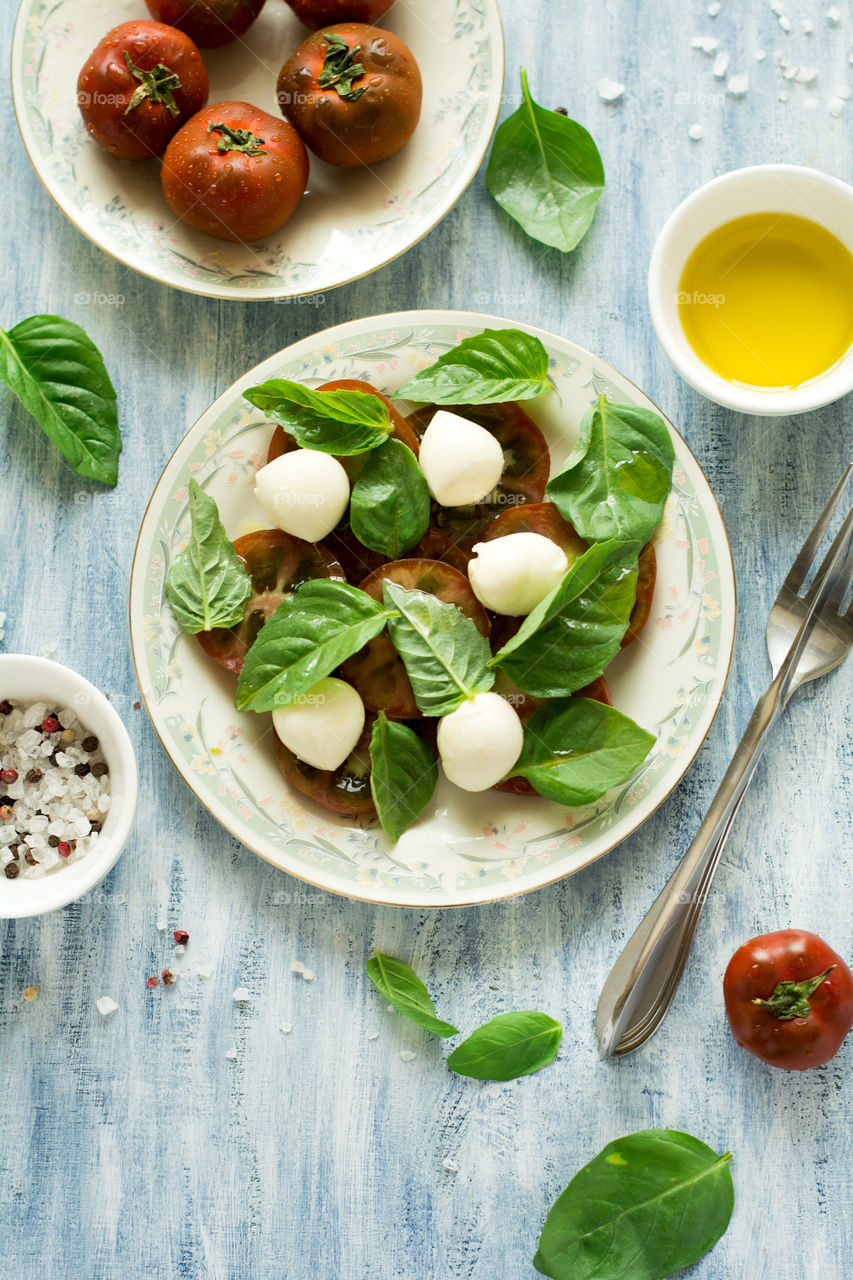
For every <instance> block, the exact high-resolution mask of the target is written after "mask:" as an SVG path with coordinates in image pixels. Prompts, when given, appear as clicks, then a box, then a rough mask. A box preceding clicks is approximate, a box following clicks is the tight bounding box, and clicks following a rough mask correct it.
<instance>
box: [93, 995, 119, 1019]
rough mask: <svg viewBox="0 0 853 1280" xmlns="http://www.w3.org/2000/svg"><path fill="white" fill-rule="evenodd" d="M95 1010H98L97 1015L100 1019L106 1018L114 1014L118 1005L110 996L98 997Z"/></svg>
mask: <svg viewBox="0 0 853 1280" xmlns="http://www.w3.org/2000/svg"><path fill="white" fill-rule="evenodd" d="M95 1008H96V1009H97V1010H98V1013H99V1014H100V1015H101V1017H102V1018H108V1017H109V1016H110V1014H111V1013H115V1011H116V1009H117V1008H118V1005H117V1004H116V1002H115V1000H113V998H112V996H100V997H99V998H98V999H97V1000H96V1001H95Z"/></svg>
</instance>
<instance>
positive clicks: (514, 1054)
mask: <svg viewBox="0 0 853 1280" xmlns="http://www.w3.org/2000/svg"><path fill="white" fill-rule="evenodd" d="M562 1034H563V1028H562V1027H561V1026H560V1024H559V1022H555V1020H554V1019H553V1018H549V1017H548V1015H547V1013H534V1012H523V1013H499V1014H498V1016H497V1017H496V1018H492V1019H490V1021H489V1022H484V1023H483V1025H482V1026H481V1027H478V1028H477V1030H476V1031H472V1033H471V1035H470V1036H469V1037H468V1039H467V1040H463V1041H462V1043H461V1044H460V1045H459V1046H458V1048H456V1049H454V1050H453V1052H452V1053H451V1055H450V1057H449V1058H448V1059H447V1065H448V1066H449V1067H450V1069H451V1071H455V1072H456V1074H457V1075H460V1076H469V1077H470V1078H471V1079H472V1080H515V1079H516V1078H517V1077H518V1076H529V1075H531V1074H532V1073H533V1072H534V1071H539V1070H541V1068H542V1067H547V1066H548V1064H549V1062H553V1061H554V1059H555V1058H556V1056H557V1050H558V1048H559V1047H560V1037H561V1036H562Z"/></svg>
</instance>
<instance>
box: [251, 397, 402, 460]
mask: <svg viewBox="0 0 853 1280" xmlns="http://www.w3.org/2000/svg"><path fill="white" fill-rule="evenodd" d="M243 394H244V398H245V399H246V400H248V401H249V404H253V405H254V406H255V408H256V409H260V410H261V412H262V413H265V414H266V415H267V417H268V418H271V419H272V421H273V422H277V423H279V424H280V425H281V426H282V427H284V429H285V431H286V432H287V433H288V434H289V435H291V436H293V438H294V440H295V441H296V442H297V444H300V445H302V447H303V448H304V449H318V450H319V451H320V452H321V453H335V454H338V455H340V456H341V457H349V456H352V455H353V454H356V453H366V452H367V450H368V449H375V448H376V447H377V445H380V444H384V442H385V441H386V440H387V439H388V437H389V436H390V435H391V432H392V431H393V426H392V424H391V415H390V413H389V412H388V406H387V404H385V402H384V401H383V400H380V398H379V396H372V395H369V394H368V393H367V392H366V391H312V390H311V388H310V387H304V386H303V385H302V383H301V382H291V381H289V379H287V378H271V379H270V380H269V381H268V382H262V383H261V384H260V385H259V386H257V387H250V388H249V390H248V391H245V392H244V393H243Z"/></svg>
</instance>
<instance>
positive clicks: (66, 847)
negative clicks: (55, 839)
mask: <svg viewBox="0 0 853 1280" xmlns="http://www.w3.org/2000/svg"><path fill="white" fill-rule="evenodd" d="M56 852H57V853H58V854H59V856H60V858H70V857H71V845H70V844H69V843H68V841H67V840H60V842H59V844H58V845H57V846H56Z"/></svg>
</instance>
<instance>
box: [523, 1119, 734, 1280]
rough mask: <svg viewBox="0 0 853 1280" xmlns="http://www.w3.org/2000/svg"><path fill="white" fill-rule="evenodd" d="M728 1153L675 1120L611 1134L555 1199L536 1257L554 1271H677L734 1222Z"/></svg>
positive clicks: (579, 1274)
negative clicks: (665, 1126)
mask: <svg viewBox="0 0 853 1280" xmlns="http://www.w3.org/2000/svg"><path fill="white" fill-rule="evenodd" d="M731 1158H732V1157H731V1153H730V1152H728V1151H727V1152H726V1153H725V1155H722V1156H720V1155H717V1153H716V1152H715V1151H712V1150H711V1148H710V1147H706V1145H705V1143H704V1142H700V1141H699V1139H698V1138H692V1137H691V1136H690V1134H688V1133H679V1132H678V1131H677V1130H674V1129H642V1130H640V1132H639V1133H632V1134H629V1135H628V1136H627V1137H625V1138H617V1139H616V1141H615V1142H608V1144H607V1146H606V1147H605V1148H604V1150H603V1151H601V1152H600V1153H599V1154H598V1155H597V1156H596V1157H595V1159H594V1160H591V1161H590V1162H589V1164H587V1165H584V1167H583V1168H582V1169H581V1170H580V1172H579V1173H576V1174H575V1176H574V1177H573V1178H572V1180H571V1182H570V1183H569V1185H568V1186H567V1187H566V1189H565V1191H564V1192H563V1193H562V1195H561V1196H560V1197H559V1198H558V1199H557V1200H556V1201H555V1202H554V1204H553V1205H552V1207H551V1210H550V1212H549V1214H548V1216H547V1218H546V1219H545V1226H544V1227H543V1229H542V1235H541V1237H540V1240H539V1249H538V1251H537V1253H536V1257H535V1258H534V1259H533V1265H534V1266H535V1267H536V1270H537V1271H541V1272H542V1274H543V1275H546V1276H551V1277H552V1280H605V1277H607V1280H664V1277H665V1276H672V1275H675V1274H676V1272H679V1271H682V1270H683V1269H684V1267H689V1266H690V1265H691V1263H694V1262H696V1261H697V1260H698V1259H699V1258H701V1257H702V1256H703V1255H704V1254H706V1253H707V1252H708V1250H709V1249H712V1248H713V1246H714V1245H715V1244H716V1243H717V1241H718V1240H719V1239H720V1237H721V1236H722V1235H723V1234H724V1233H725V1231H726V1228H727V1227H728V1225H729V1220H730V1219H731V1216H732V1209H733V1208H734V1187H733V1185H732V1174H731V1170H730V1168H729V1161H730V1160H731Z"/></svg>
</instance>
